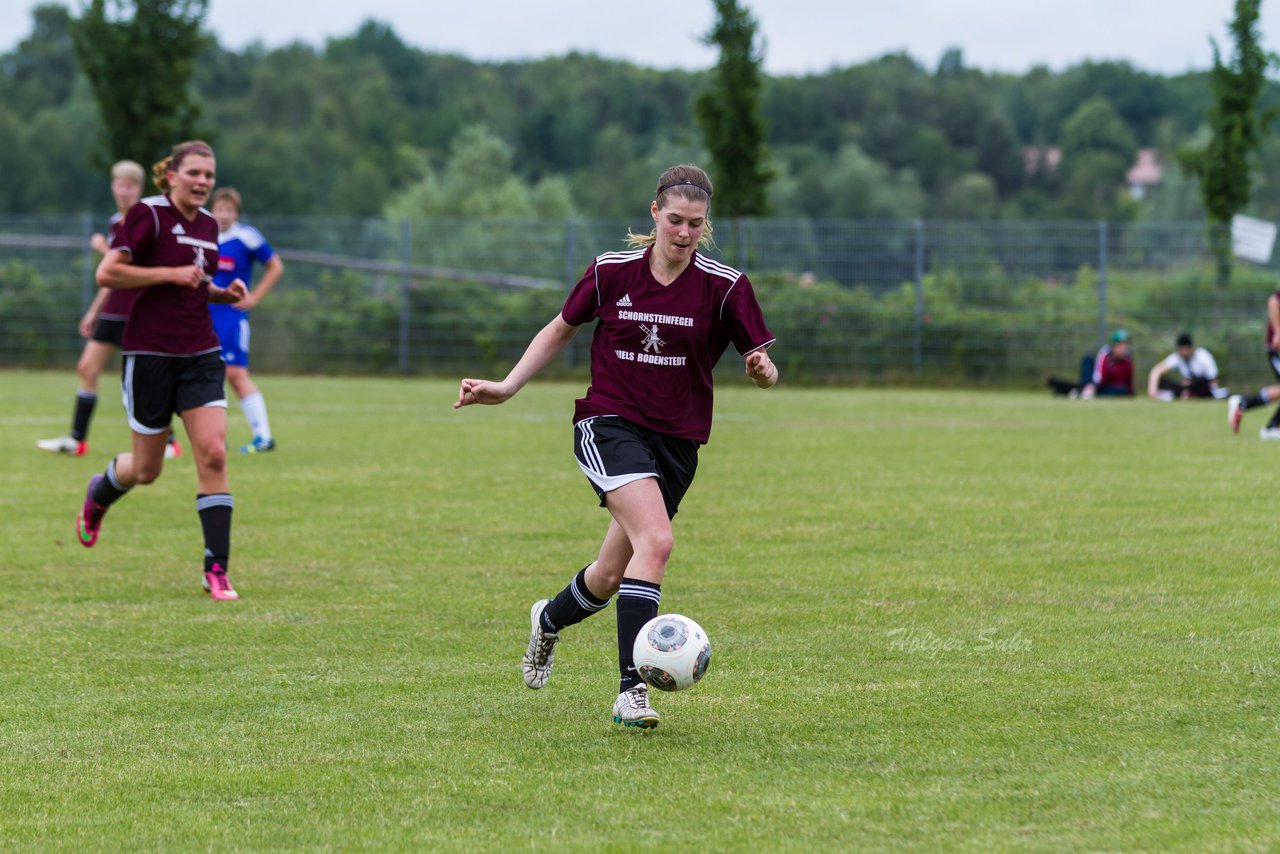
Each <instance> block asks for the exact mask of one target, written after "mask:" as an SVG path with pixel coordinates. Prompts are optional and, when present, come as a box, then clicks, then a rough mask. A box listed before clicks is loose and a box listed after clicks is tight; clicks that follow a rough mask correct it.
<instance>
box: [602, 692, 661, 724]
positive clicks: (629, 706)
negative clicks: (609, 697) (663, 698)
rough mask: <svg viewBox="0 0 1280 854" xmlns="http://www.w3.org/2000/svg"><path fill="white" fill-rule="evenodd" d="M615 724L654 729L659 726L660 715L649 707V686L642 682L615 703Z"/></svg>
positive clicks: (623, 693) (624, 693)
mask: <svg viewBox="0 0 1280 854" xmlns="http://www.w3.org/2000/svg"><path fill="white" fill-rule="evenodd" d="M613 722H614V723H615V724H622V725H623V726H638V727H640V728H641V729H653V728H654V727H656V726H657V725H658V713H657V712H656V711H654V709H653V706H650V705H649V686H648V685H646V684H644V683H643V682H641V683H640V684H639V685H636V686H634V687H632V688H628V689H627V690H625V691H623V692H622V693H621V694H619V695H618V699H616V700H614V701H613Z"/></svg>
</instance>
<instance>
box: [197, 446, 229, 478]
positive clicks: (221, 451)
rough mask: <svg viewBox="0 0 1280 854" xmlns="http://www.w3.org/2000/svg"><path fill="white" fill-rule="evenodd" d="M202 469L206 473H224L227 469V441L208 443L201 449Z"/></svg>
mask: <svg viewBox="0 0 1280 854" xmlns="http://www.w3.org/2000/svg"><path fill="white" fill-rule="evenodd" d="M200 451H201V453H200V470H201V471H202V472H203V473H204V474H216V475H221V474H224V473H225V472H226V470H227V448H226V445H225V443H223V442H218V443H211V444H206V445H205V446H204V447H203V448H201V449H200Z"/></svg>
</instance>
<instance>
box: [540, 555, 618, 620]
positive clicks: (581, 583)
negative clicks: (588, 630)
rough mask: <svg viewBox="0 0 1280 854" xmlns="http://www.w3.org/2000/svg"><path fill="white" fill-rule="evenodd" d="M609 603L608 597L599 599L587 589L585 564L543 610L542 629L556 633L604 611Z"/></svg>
mask: <svg viewBox="0 0 1280 854" xmlns="http://www.w3.org/2000/svg"><path fill="white" fill-rule="evenodd" d="M608 604H609V600H608V599H598V598H596V596H595V595H593V594H592V592H591V591H590V590H588V589H587V568H586V567H585V566H584V567H583V568H582V569H581V570H579V571H578V574H577V575H575V576H574V577H573V578H572V579H571V580H570V581H569V583H568V584H566V585H565V588H564V589H563V590H561V591H560V592H559V593H557V594H556V598H554V599H552V600H551V602H550V603H548V605H547V607H546V608H544V609H543V610H542V630H543V631H545V632H551V633H553V634H554V633H555V632H558V631H560V630H561V629H564V628H568V627H569V626H572V625H574V624H575V623H581V622H582V621H583V620H585V619H586V618H587V617H590V616H591V615H592V614H595V613H596V612H598V611H603V610H604V608H605V606H606V605H608Z"/></svg>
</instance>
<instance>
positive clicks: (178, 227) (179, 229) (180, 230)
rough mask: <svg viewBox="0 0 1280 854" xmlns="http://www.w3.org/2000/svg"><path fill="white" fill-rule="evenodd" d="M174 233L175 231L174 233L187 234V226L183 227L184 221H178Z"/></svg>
mask: <svg viewBox="0 0 1280 854" xmlns="http://www.w3.org/2000/svg"><path fill="white" fill-rule="evenodd" d="M173 233H174V234H186V233H187V230H186V229H185V228H183V227H182V223H178V224H177V225H175V226H174V227H173Z"/></svg>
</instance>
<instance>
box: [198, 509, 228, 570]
mask: <svg viewBox="0 0 1280 854" xmlns="http://www.w3.org/2000/svg"><path fill="white" fill-rule="evenodd" d="M235 504H236V502H235V499H234V498H232V497H231V494H230V493H229V492H215V493H213V494H211V495H205V494H203V493H202V494H200V495H197V496H196V512H197V513H199V514H200V527H202V528H203V529H204V571H205V572H208V571H209V570H211V569H213V565H214V564H215V563H216V564H218V566H220V567H222V568H223V569H226V568H227V563H228V561H230V559H231V510H232V508H233V507H235Z"/></svg>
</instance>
